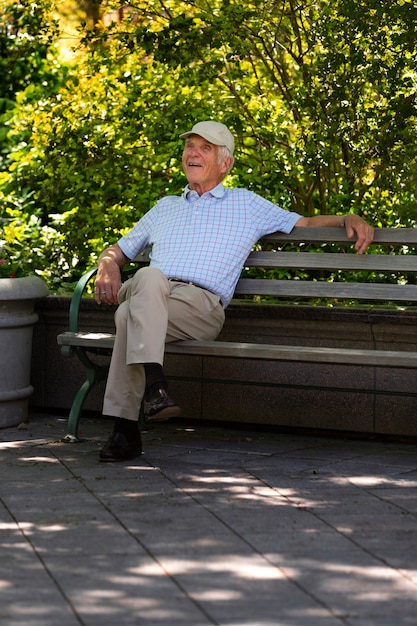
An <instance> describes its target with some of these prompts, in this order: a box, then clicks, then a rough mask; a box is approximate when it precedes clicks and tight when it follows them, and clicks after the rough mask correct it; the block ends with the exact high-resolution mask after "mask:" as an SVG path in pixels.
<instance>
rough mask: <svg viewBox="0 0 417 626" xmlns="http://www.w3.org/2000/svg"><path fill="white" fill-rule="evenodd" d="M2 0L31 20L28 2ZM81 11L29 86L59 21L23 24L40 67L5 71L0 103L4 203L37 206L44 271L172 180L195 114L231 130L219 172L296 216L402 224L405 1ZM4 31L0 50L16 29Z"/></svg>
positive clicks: (77, 254)
mask: <svg viewBox="0 0 417 626" xmlns="http://www.w3.org/2000/svg"><path fill="white" fill-rule="evenodd" d="M51 1H52V0H51ZM45 3H46V4H45ZM17 4H18V6H19V7H20V9H19V10H20V11H21V13H22V15H26V17H27V20H28V23H27V24H26V28H29V27H30V19H29V18H30V15H31V11H33V9H30V7H32V6H34V5H33V4H30V5H29V4H26V3H22V2H20V3H17ZM41 4H42V6H43V7H44V8H45V7H46V6H47V0H42V1H41ZM35 6H38V5H35ZM89 13H91V14H94V19H91V20H86V21H85V24H83V25H82V26H81V29H80V45H79V48H78V50H77V51H76V53H74V57H73V61H72V65H71V66H70V67H69V68H60V71H59V76H60V81H56V82H55V83H54V84H53V88H52V86H51V82H50V81H49V82H48V81H46V83H47V84H46V85H45V86H44V87H45V88H44V89H42V85H43V83H44V82H45V80H44V78H45V75H43V74H42V72H45V71H47V72H48V76H49V75H50V76H55V77H56V76H57V65H56V63H57V62H56V58H55V57H53V55H52V56H51V49H52V48H51V47H53V45H54V44H55V43H56V41H57V38H58V32H57V30H56V27H55V26H54V27H53V28H52V27H51V26H50V25H49V26H46V24H47V23H48V22H47V21H46V22H45V27H42V28H40V29H39V33H40V35H39V39H38V40H37V39H36V36H35V37H34V40H33V41H34V42H35V44H36V45H35V48H36V50H37V57H36V55H35V57H34V58H35V59H36V58H37V59H38V63H37V64H35V66H36V68H40V67H41V68H42V71H40V70H39V74H38V75H37V74H36V71H35V69H36V68H35V69H34V70H33V72H32V75H31V79H30V80H26V81H23V82H22V81H21V80H20V77H19V74H17V75H16V77H15V78H14V79H13V81H14V82H13V81H11V84H12V83H13V85H14V87H13V88H11V89H10V90H9V92H8V93H9V95H8V96H7V99H8V102H10V101H13V107H10V106H9V108H8V113H7V115H6V116H4V117H3V120H4V123H5V124H6V128H7V131H8V134H7V148H8V150H7V155H8V159H10V161H9V163H10V166H9V163H8V167H7V171H5V172H4V173H3V175H2V178H1V179H0V190H2V192H3V204H4V206H5V207H6V208H7V210H8V211H12V212H13V211H16V210H17V207H19V209H18V210H19V211H20V214H21V215H26V217H27V219H29V218H30V219H32V220H33V218H34V216H35V218H36V220H37V222H36V223H37V224H38V228H39V233H40V240H41V239H42V237H45V246H44V247H45V250H46V251H47V253H48V254H49V255H50V254H51V252H52V258H48V263H47V264H45V266H46V265H47V268H48V269H47V270H46V269H45V270H44V275H45V272H47V273H48V275H47V277H48V278H50V280H51V281H52V282H53V281H56V282H58V281H62V279H63V278H64V279H65V278H67V279H68V280H71V278H72V277H73V276H75V275H76V274H79V273H81V272H82V271H83V270H84V269H85V267H87V266H88V265H90V264H91V263H92V262H94V260H95V258H96V256H97V254H98V253H99V252H100V250H101V249H102V248H103V247H104V246H106V245H108V244H109V243H112V242H114V241H116V240H117V238H118V236H119V235H120V234H121V233H123V232H125V230H126V229H128V228H129V227H130V226H131V225H132V224H133V222H134V221H136V220H137V219H138V218H139V217H140V216H141V215H142V214H143V213H144V212H145V211H147V210H148V209H149V208H150V207H151V206H152V205H153V203H154V202H155V201H156V200H157V199H158V198H159V197H161V196H162V195H165V194H167V193H178V192H179V191H180V190H181V188H182V186H183V185H184V184H185V180H184V178H183V175H182V172H181V168H180V154H181V145H182V142H181V141H180V140H179V139H178V135H179V134H180V133H181V132H182V131H184V130H185V129H188V128H189V127H190V125H192V124H193V123H195V122H196V121H199V120H202V119H217V120H219V121H222V122H224V123H226V124H227V125H228V126H229V127H230V128H231V130H232V132H234V134H235V135H236V137H237V149H236V165H235V167H234V169H233V172H232V174H231V176H230V177H229V181H228V182H229V184H231V185H234V186H245V187H249V188H251V189H253V190H254V191H256V192H258V193H261V194H262V195H265V196H268V197H270V198H271V199H272V200H274V201H276V202H277V203H278V204H280V205H281V206H284V207H286V208H292V209H293V210H296V211H298V212H299V213H301V214H304V215H313V214H315V213H317V212H321V213H336V212H347V211H354V212H358V213H360V214H362V215H364V216H365V217H367V218H368V219H369V220H370V221H372V222H373V223H375V224H381V225H393V224H394V223H400V224H403V225H410V224H414V220H415V217H414V215H415V208H416V198H415V190H414V178H415V175H416V150H417V148H416V142H415V134H416V133H415V131H416V100H415V99H416V88H417V84H416V70H415V67H416V53H417V49H416V46H417V43H416V42H417V39H416V36H415V24H416V23H417V8H416V7H415V6H414V3H413V2H411V1H408V0H397V1H396V2H392V0H366V1H365V0H355V2H354V1H353V0H332V1H331V2H330V0H320V1H317V2H311V1H309V2H307V1H306V0H300V2H298V3H297V4H295V3H293V2H292V0H268V1H266V0H245V1H243V2H242V1H241V0H240V1H239V2H238V1H237V0H211V1H210V2H208V1H206V0H195V1H193V2H182V1H179V0H165V1H162V0H154V1H153V2H148V1H147V2H142V1H135V0H134V1H133V2H132V3H130V4H129V5H128V6H126V5H125V6H124V7H123V8H122V9H121V8H120V5H118V4H112V3H111V2H107V3H100V2H95V3H94V12H93V11H90V12H89ZM97 15H101V17H102V20H99V19H97ZM121 18H122V19H121ZM44 19H45V14H44ZM112 20H113V21H112ZM5 42H6V43H4V42H3V39H1V40H0V44H1V45H3V48H5V49H6V52H7V51H8V52H9V56H10V54H12V52H13V50H14V46H15V45H17V44H16V41H14V40H13V38H12V40H9V39H8V38H7V37H6V38H5ZM19 45H20V46H22V45H23V44H22V43H19ZM20 50H21V52H22V54H21V60H22V68H23V67H25V66H24V59H25V55H26V57H27V56H29V51H24V50H23V49H22V48H21V49H20ZM48 55H49V56H48ZM6 56H7V55H6ZM48 59H49V60H48ZM40 60H42V63H40ZM48 80H49V79H48ZM13 98H14V100H13ZM4 169H6V168H4ZM25 198H27V199H28V200H27V202H26V201H25V200H24V199H25ZM13 219H16V214H15V213H14V218H13ZM42 229H44V231H43V235H42V234H41V233H42ZM51 229H52V230H51ZM51 232H55V233H56V240H57V247H56V249H55V250H53V251H51V247H50V243H49V242H50V239H51ZM45 233H47V236H46V234H45ZM46 240H47V241H48V243H46ZM45 254H46V253H45Z"/></svg>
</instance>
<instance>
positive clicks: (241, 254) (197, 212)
mask: <svg viewBox="0 0 417 626" xmlns="http://www.w3.org/2000/svg"><path fill="white" fill-rule="evenodd" d="M300 217H301V215H299V214H298V213H293V212H291V211H286V210H284V209H281V208H280V207H279V206H277V205H276V204H273V203H272V202H270V201H269V200H265V198H262V197H261V196H258V195H257V194H255V193H253V192H252V191H248V190H247V189H229V188H226V187H224V186H223V185H222V183H220V184H219V185H217V187H214V189H212V190H211V191H208V192H206V193H204V194H203V195H202V196H199V195H198V193H197V192H196V191H193V190H190V189H189V188H188V186H187V187H186V188H185V190H184V192H183V194H182V195H181V196H166V197H164V198H162V199H161V200H159V201H158V202H157V203H156V205H155V206H154V207H153V208H152V209H151V210H150V211H148V213H146V214H145V215H144V216H143V217H142V218H141V219H140V220H139V221H138V222H137V223H136V224H135V226H134V227H133V228H132V230H131V231H130V232H128V233H127V235H125V236H124V237H122V238H121V239H120V240H119V241H118V244H119V246H120V248H121V250H122V251H123V253H124V254H125V255H126V256H127V257H128V258H129V259H134V258H135V257H136V256H137V255H138V254H139V253H140V252H141V251H142V250H143V249H144V248H146V247H148V246H152V252H151V263H150V264H151V266H153V267H157V268H158V269H160V270H161V272H163V274H165V276H166V277H167V278H171V277H175V278H177V279H179V280H183V281H186V282H193V283H196V284H197V285H199V286H202V287H205V288H206V289H208V290H209V291H211V292H213V293H215V294H217V295H218V296H219V297H220V299H221V301H222V303H223V306H224V307H225V308H226V306H227V305H228V304H229V302H230V300H231V298H232V296H233V292H234V289H235V286H236V283H237V281H238V280H239V276H240V273H241V270H242V267H243V265H244V262H245V260H246V258H247V257H248V255H249V253H250V251H251V248H252V246H253V244H254V243H256V242H257V241H258V239H260V238H261V237H262V236H263V235H266V234H267V233H272V232H275V231H282V232H284V233H290V232H291V230H292V229H293V228H294V225H295V224H296V222H297V221H298V220H299V219H300Z"/></svg>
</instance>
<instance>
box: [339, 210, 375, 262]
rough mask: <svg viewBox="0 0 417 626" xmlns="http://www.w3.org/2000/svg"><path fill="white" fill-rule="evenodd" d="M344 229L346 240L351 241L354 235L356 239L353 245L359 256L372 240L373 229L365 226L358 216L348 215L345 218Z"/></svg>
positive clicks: (367, 225)
mask: <svg viewBox="0 0 417 626" xmlns="http://www.w3.org/2000/svg"><path fill="white" fill-rule="evenodd" d="M345 228H346V234H347V236H348V239H353V237H354V236H355V235H356V237H357V241H356V243H355V249H356V251H357V252H359V254H362V253H363V252H365V250H366V248H367V247H368V246H369V244H370V243H372V241H373V238H374V229H373V227H372V226H370V225H369V224H367V223H366V222H365V220H363V219H362V218H361V217H360V216H359V215H355V214H354V213H348V214H347V215H346V216H345Z"/></svg>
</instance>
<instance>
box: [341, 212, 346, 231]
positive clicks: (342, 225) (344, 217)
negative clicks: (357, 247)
mask: <svg viewBox="0 0 417 626" xmlns="http://www.w3.org/2000/svg"><path fill="white" fill-rule="evenodd" d="M345 219H346V215H341V216H340V222H339V226H340V228H345Z"/></svg>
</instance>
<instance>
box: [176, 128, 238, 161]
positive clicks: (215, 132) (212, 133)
mask: <svg viewBox="0 0 417 626" xmlns="http://www.w3.org/2000/svg"><path fill="white" fill-rule="evenodd" d="M190 135H200V137H204V139H207V141H209V142H210V143H213V144H214V145H215V146H226V148H228V149H229V150H230V154H232V155H233V151H234V149H235V140H234V138H233V135H232V133H231V132H230V130H229V129H228V128H227V126H225V125H224V124H220V122H212V121H211V120H210V121H207V122H198V123H197V124H194V126H193V127H192V129H191V130H189V131H188V132H186V133H182V135H180V137H181V139H184V138H185V137H189V136H190Z"/></svg>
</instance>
